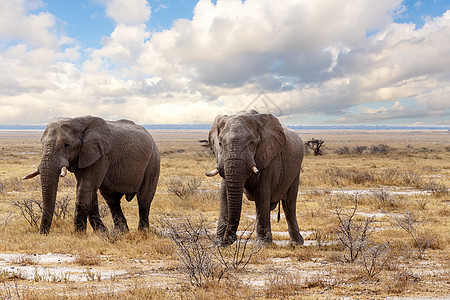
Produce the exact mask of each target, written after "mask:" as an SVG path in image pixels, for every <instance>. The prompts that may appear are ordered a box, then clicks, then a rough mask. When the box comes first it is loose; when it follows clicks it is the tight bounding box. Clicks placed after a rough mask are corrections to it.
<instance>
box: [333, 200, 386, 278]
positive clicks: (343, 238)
mask: <svg viewBox="0 0 450 300" xmlns="http://www.w3.org/2000/svg"><path fill="white" fill-rule="evenodd" d="M357 208H358V195H355V197H354V207H353V208H352V209H351V210H350V211H347V212H342V211H341V210H336V211H335V214H336V217H337V221H338V224H337V227H336V233H337V236H338V239H339V241H340V242H341V244H342V245H343V246H344V249H345V250H346V251H347V254H344V259H345V261H346V262H351V263H353V262H356V261H357V260H358V261H359V262H360V264H361V265H362V267H363V269H364V270H365V271H366V274H367V275H368V276H369V277H373V276H375V275H377V274H379V273H380V272H381V271H383V270H384V268H385V266H386V264H387V263H388V261H389V259H390V257H389V243H384V244H375V243H373V242H372V241H370V239H369V238H370V236H371V234H372V233H373V229H372V228H371V224H372V222H373V217H371V218H367V219H365V220H364V221H359V222H357V221H356V220H355V215H356V210H357ZM358 258H359V259H358Z"/></svg>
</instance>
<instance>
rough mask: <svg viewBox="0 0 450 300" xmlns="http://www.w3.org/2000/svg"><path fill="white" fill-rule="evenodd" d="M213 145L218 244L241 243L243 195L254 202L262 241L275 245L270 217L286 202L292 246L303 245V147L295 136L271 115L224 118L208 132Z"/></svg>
mask: <svg viewBox="0 0 450 300" xmlns="http://www.w3.org/2000/svg"><path fill="white" fill-rule="evenodd" d="M209 144H210V147H211V149H212V150H213V152H214V154H215V155H216V158H217V167H216V169H214V170H213V171H211V172H208V173H206V175H208V176H214V175H216V174H220V176H221V177H222V178H223V179H222V184H221V187H220V212H219V221H218V225H217V240H218V242H219V243H221V244H224V245H228V244H232V243H233V242H234V241H235V240H236V231H237V228H238V225H239V220H240V214H241V208H242V195H243V193H245V195H246V196H247V198H248V199H249V200H251V201H254V202H255V205H256V221H257V225H256V232H257V239H258V241H259V242H261V243H263V244H268V243H272V232H271V227H270V211H271V210H272V209H274V208H275V207H276V206H277V204H278V203H279V202H280V201H281V203H282V206H283V210H284V213H285V216H286V220H287V224H288V230H289V235H290V240H291V242H293V243H295V244H300V245H301V244H303V237H302V236H301V234H300V231H299V228H298V224H297V217H296V201H297V192H298V184H299V177H300V169H301V163H302V160H303V152H304V150H303V143H302V140H301V139H300V137H299V136H298V135H297V134H296V133H295V132H293V131H291V130H289V129H288V128H286V127H284V126H282V125H281V124H280V122H279V121H278V119H277V118H275V117H274V116H272V115H270V114H258V113H257V112H255V111H252V112H250V113H238V114H235V115H224V116H222V115H219V116H217V117H216V119H215V120H214V123H213V124H212V126H211V130H210V131H209Z"/></svg>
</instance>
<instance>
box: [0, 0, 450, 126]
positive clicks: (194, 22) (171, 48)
mask: <svg viewBox="0 0 450 300" xmlns="http://www.w3.org/2000/svg"><path fill="white" fill-rule="evenodd" d="M0 70H1V72H0V73H1V75H0V76H1V77H2V78H1V79H0V107H1V110H0V124H45V123H47V122H48V121H50V120H51V119H52V118H55V117H58V116H76V115H83V114H92V115H99V116H102V117H104V118H107V119H119V118H129V119H132V120H135V121H136V122H139V123H143V124H152V123H155V124H156V123H206V124H207V123H210V122H211V121H212V120H213V118H214V116H215V115H217V114H224V113H233V112H237V111H239V110H241V109H243V108H246V107H248V105H249V104H250V103H254V105H255V107H256V108H258V109H259V110H260V111H262V112H270V113H274V114H280V115H279V117H280V120H281V121H282V122H283V123H285V124H289V125H339V124H343V125H348V124H352V125H354V124H373V125H421V124H424V125H445V126H449V125H450V104H449V103H450V101H449V95H450V1H448V0H446V1H444V0H430V1H425V0H422V1H418V0H410V1H401V0H377V1H373V0H363V1H359V0H341V1H339V0H336V1H326V0H317V1H308V0H285V1H271V0H247V1H241V0H217V1H209V0H199V1H193V0H184V1H183V0H178V1H168V0H149V1H146V0H81V1H71V0H17V1H0ZM261 92H262V93H263V95H264V97H262V98H261V97H260V98H258V96H259V95H261ZM255 99H257V101H255ZM260 99H269V100H267V101H268V102H267V101H266V103H269V105H267V104H265V103H264V102H263V101H261V100H260ZM270 103H273V105H272V104H270ZM275 107H276V109H275ZM279 112H281V113H279Z"/></svg>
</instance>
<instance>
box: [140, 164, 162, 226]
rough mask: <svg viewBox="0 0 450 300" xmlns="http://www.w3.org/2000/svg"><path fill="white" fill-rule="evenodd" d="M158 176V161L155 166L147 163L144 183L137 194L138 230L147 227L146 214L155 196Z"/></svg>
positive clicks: (148, 212)
mask: <svg viewBox="0 0 450 300" xmlns="http://www.w3.org/2000/svg"><path fill="white" fill-rule="evenodd" d="M158 178H159V163H158V165H157V166H155V165H149V167H148V168H147V171H146V174H145V178H144V183H143V184H142V186H141V188H140V190H139V192H138V194H137V199H138V206H139V225H138V230H147V229H148V228H149V221H148V215H149V214H150V205H151V204H152V201H153V198H154V197H155V193H156V186H157V185H158Z"/></svg>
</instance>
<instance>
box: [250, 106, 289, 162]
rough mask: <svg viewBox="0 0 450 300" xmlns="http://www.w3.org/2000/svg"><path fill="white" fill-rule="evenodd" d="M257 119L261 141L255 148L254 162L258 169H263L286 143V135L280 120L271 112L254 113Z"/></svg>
mask: <svg viewBox="0 0 450 300" xmlns="http://www.w3.org/2000/svg"><path fill="white" fill-rule="evenodd" d="M255 117H256V118H258V121H259V132H260V137H261V142H260V143H259V145H258V148H257V149H256V156H255V162H256V166H257V168H258V169H264V168H265V167H267V166H268V165H269V163H270V162H271V161H272V159H274V158H275V157H276V156H277V155H278V154H280V152H281V149H283V148H284V147H285V145H286V136H285V135H284V130H283V126H281V124H280V121H278V119H277V118H275V117H274V116H272V115H271V114H260V115H255Z"/></svg>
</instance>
